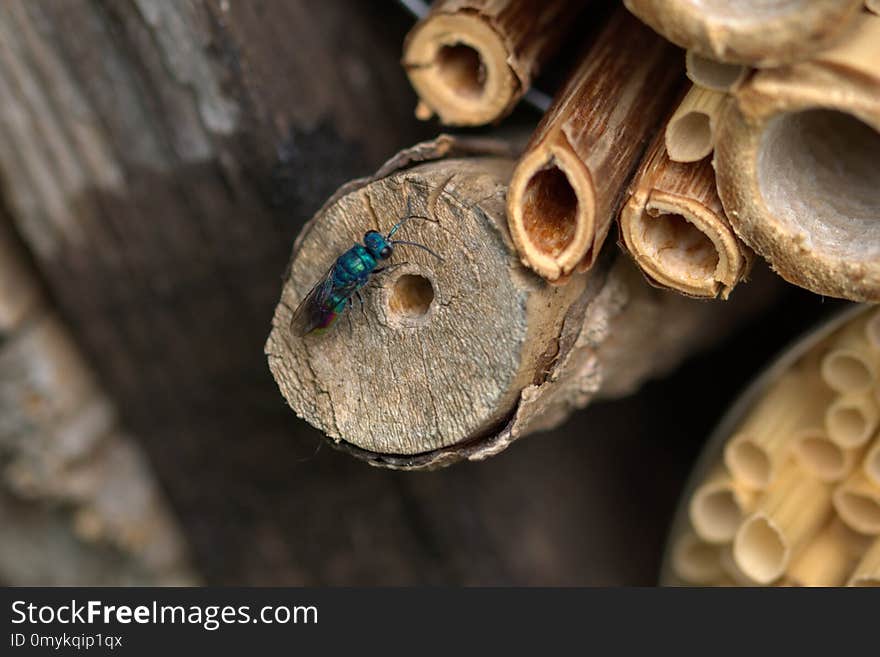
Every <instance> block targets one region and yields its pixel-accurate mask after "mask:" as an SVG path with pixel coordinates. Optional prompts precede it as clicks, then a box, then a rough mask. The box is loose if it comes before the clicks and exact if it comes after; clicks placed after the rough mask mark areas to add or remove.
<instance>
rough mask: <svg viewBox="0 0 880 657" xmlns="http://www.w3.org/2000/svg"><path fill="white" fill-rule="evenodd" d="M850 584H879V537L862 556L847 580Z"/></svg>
mask: <svg viewBox="0 0 880 657" xmlns="http://www.w3.org/2000/svg"><path fill="white" fill-rule="evenodd" d="M849 585H850V586H880V539H876V540H875V541H874V542H873V543H872V544H871V546H870V547H869V548H868V551H867V552H866V553H865V555H864V556H863V557H862V560H861V561H860V562H859V565H858V566H856V569H855V572H853V574H852V577H851V578H850V580H849Z"/></svg>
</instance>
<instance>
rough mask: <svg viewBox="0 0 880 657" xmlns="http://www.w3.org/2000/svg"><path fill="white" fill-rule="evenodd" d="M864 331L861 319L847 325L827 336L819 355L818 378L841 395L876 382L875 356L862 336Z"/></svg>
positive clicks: (868, 387) (864, 390)
mask: <svg viewBox="0 0 880 657" xmlns="http://www.w3.org/2000/svg"><path fill="white" fill-rule="evenodd" d="M864 326H865V327H867V326H872V324H871V323H870V322H869V323H867V324H865V325H864ZM865 333H866V328H864V327H863V325H862V323H861V322H856V323H853V324H850V325H849V326H847V327H846V328H844V329H843V330H842V331H840V332H839V333H838V334H837V335H835V336H834V337H833V338H832V339H831V341H830V343H829V345H828V351H827V353H826V354H825V355H824V356H823V357H822V361H821V364H820V372H821V375H822V378H823V379H824V380H825V383H827V384H828V385H829V386H830V387H831V388H832V389H834V390H836V391H837V392H839V393H841V394H850V393H852V394H855V393H867V392H869V391H870V390H871V389H872V388H873V387H874V386H875V385H876V383H877V378H878V368H877V362H878V357H877V354H876V353H875V352H874V350H872V348H871V347H870V345H869V344H868V341H867V340H866V339H865Z"/></svg>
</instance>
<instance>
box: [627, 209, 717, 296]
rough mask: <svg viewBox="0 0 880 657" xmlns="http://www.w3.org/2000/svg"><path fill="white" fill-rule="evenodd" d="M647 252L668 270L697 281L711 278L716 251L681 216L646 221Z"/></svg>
mask: <svg viewBox="0 0 880 657" xmlns="http://www.w3.org/2000/svg"><path fill="white" fill-rule="evenodd" d="M644 230H645V232H644V240H645V242H646V245H647V246H649V247H652V250H651V251H649V252H648V253H646V254H645V255H648V256H650V257H652V258H653V259H654V260H655V261H657V262H658V263H659V264H662V265H663V268H664V269H665V270H667V271H674V272H677V273H680V274H682V275H684V276H687V277H689V278H692V279H696V280H703V279H708V278H712V277H713V276H714V274H715V269H716V268H717V267H718V250H717V249H716V248H715V245H714V244H712V240H710V239H709V238H708V237H707V236H706V234H705V233H704V232H702V231H701V230H699V229H698V228H697V227H696V226H694V225H693V224H692V223H691V222H690V221H688V220H687V219H685V218H684V217H683V216H681V215H680V214H658V215H657V216H656V217H648V218H646V219H645V229H644Z"/></svg>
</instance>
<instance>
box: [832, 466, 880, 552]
mask: <svg viewBox="0 0 880 657" xmlns="http://www.w3.org/2000/svg"><path fill="white" fill-rule="evenodd" d="M833 500H834V509H835V510H836V511H837V515H839V516H840V517H841V519H842V520H843V521H844V522H845V523H846V524H847V525H849V526H850V527H852V528H853V529H855V530H856V531H857V532H861V533H863V534H870V535H872V536H874V535H877V534H880V486H876V485H875V484H873V483H872V482H871V481H870V480H869V479H868V478H867V477H866V476H865V473H864V470H863V469H862V468H856V469H855V470H854V471H853V473H852V474H851V475H850V476H849V477H848V478H847V480H846V481H844V482H843V483H842V484H840V485H839V486H838V487H837V488H836V489H835V490H834V497H833Z"/></svg>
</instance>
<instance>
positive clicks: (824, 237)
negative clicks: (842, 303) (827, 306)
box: [715, 13, 880, 301]
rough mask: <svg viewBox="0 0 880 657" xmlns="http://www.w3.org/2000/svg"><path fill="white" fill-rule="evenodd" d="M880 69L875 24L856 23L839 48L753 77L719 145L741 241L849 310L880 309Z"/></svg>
mask: <svg viewBox="0 0 880 657" xmlns="http://www.w3.org/2000/svg"><path fill="white" fill-rule="evenodd" d="M762 34H763V32H762ZM878 61H880V17H878V16H874V15H872V14H869V13H860V14H859V16H858V17H857V21H856V25H855V29H854V31H853V32H852V33H851V34H848V36H847V39H846V40H845V41H843V42H842V44H841V45H840V46H837V47H835V48H832V49H830V50H827V51H823V52H821V53H819V54H818V55H816V56H815V58H814V59H813V60H810V61H807V62H802V63H799V64H795V65H792V66H788V67H783V68H779V69H772V70H765V71H759V72H758V73H756V74H755V75H754V76H752V78H751V79H750V80H749V81H748V82H747V83H746V84H744V85H743V86H742V87H741V88H740V89H739V90H738V91H737V92H736V93H735V94H734V100H733V101H732V102H731V103H729V104H728V107H727V109H726V110H725V113H724V117H723V120H722V121H720V122H719V128H718V132H717V135H716V145H715V170H716V176H717V184H718V192H719V196H720V197H721V201H722V203H723V205H724V209H725V210H726V211H727V216H728V217H729V218H730V220H731V223H732V224H733V228H734V229H735V230H736V232H737V234H738V235H739V236H740V237H741V238H742V239H743V241H745V242H746V243H747V244H748V245H749V246H751V247H752V248H753V249H754V250H755V251H756V252H757V253H759V254H760V255H762V256H763V257H764V258H765V259H766V260H767V261H768V262H769V263H770V264H771V266H772V267H773V269H774V270H776V271H777V272H778V273H779V274H780V275H781V276H782V277H783V278H785V279H786V280H788V281H790V282H792V283H794V284H796V285H800V286H801V287H804V288H806V289H808V290H812V291H813V292H816V293H819V294H824V295H828V296H835V297H843V298H847V299H853V300H857V301H880V223H878V222H877V217H878V216H880V167H878V166H877V153H878V152H880V93H878V92H877V89H878V87H880V67H878V66H877V62H878Z"/></svg>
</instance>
